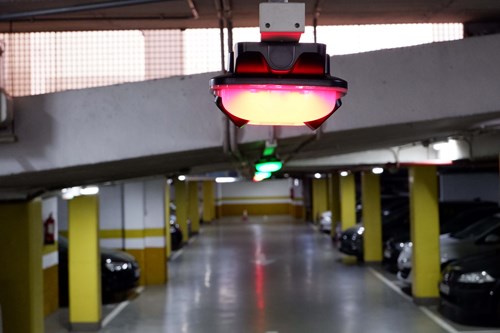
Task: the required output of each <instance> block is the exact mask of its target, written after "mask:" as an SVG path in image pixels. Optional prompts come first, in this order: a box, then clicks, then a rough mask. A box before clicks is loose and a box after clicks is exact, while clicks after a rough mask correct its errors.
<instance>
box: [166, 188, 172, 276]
mask: <svg viewBox="0 0 500 333" xmlns="http://www.w3.org/2000/svg"><path fill="white" fill-rule="evenodd" d="M170 190H171V186H170V182H166V183H165V244H166V246H165V256H166V257H167V259H168V258H170V255H171V254H172V239H171V237H170ZM167 280H168V274H167Z"/></svg>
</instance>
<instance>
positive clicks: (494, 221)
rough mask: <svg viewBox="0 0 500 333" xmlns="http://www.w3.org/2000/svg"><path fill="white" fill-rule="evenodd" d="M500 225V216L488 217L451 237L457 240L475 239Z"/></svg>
mask: <svg viewBox="0 0 500 333" xmlns="http://www.w3.org/2000/svg"><path fill="white" fill-rule="evenodd" d="M499 225H500V216H498V215H497V216H493V217H488V218H486V219H484V220H481V221H479V222H477V223H474V224H473V225H471V226H469V227H467V228H465V229H463V230H461V231H458V232H455V233H453V234H451V237H453V238H457V239H474V238H476V237H479V236H482V235H483V234H484V233H485V232H487V231H488V230H491V229H492V228H494V227H496V226H499Z"/></svg>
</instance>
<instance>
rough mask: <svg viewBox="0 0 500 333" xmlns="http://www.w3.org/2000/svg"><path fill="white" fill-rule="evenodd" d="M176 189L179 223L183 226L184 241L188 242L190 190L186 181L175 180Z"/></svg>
mask: <svg viewBox="0 0 500 333" xmlns="http://www.w3.org/2000/svg"><path fill="white" fill-rule="evenodd" d="M174 189H175V207H176V214H177V224H179V226H180V227H181V231H182V240H183V242H187V241H188V240H189V232H188V224H187V218H188V191H187V185H186V182H182V181H180V180H175V182H174Z"/></svg>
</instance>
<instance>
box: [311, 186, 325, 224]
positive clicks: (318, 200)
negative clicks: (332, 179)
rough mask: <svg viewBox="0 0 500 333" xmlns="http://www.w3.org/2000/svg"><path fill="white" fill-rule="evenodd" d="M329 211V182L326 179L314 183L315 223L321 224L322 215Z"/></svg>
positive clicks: (313, 209) (313, 208)
mask: <svg viewBox="0 0 500 333" xmlns="http://www.w3.org/2000/svg"><path fill="white" fill-rule="evenodd" d="M327 209H328V180H327V179H326V178H321V179H313V181H312V212H313V216H312V219H313V222H319V217H320V214H321V213H323V212H324V211H326V210H327Z"/></svg>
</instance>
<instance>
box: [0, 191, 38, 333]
mask: <svg viewBox="0 0 500 333" xmlns="http://www.w3.org/2000/svg"><path fill="white" fill-rule="evenodd" d="M0 221H1V223H0V251H1V253H2V254H3V255H0V267H2V274H1V278H0V279H1V281H2V284H1V286H0V304H1V305H2V321H3V331H4V332H6V333H7V332H9V333H43V332H44V322H43V309H44V306H43V290H42V288H43V273H42V244H43V240H42V223H41V221H42V208H41V202H40V201H39V200H35V201H31V202H29V203H12V204H0Z"/></svg>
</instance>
